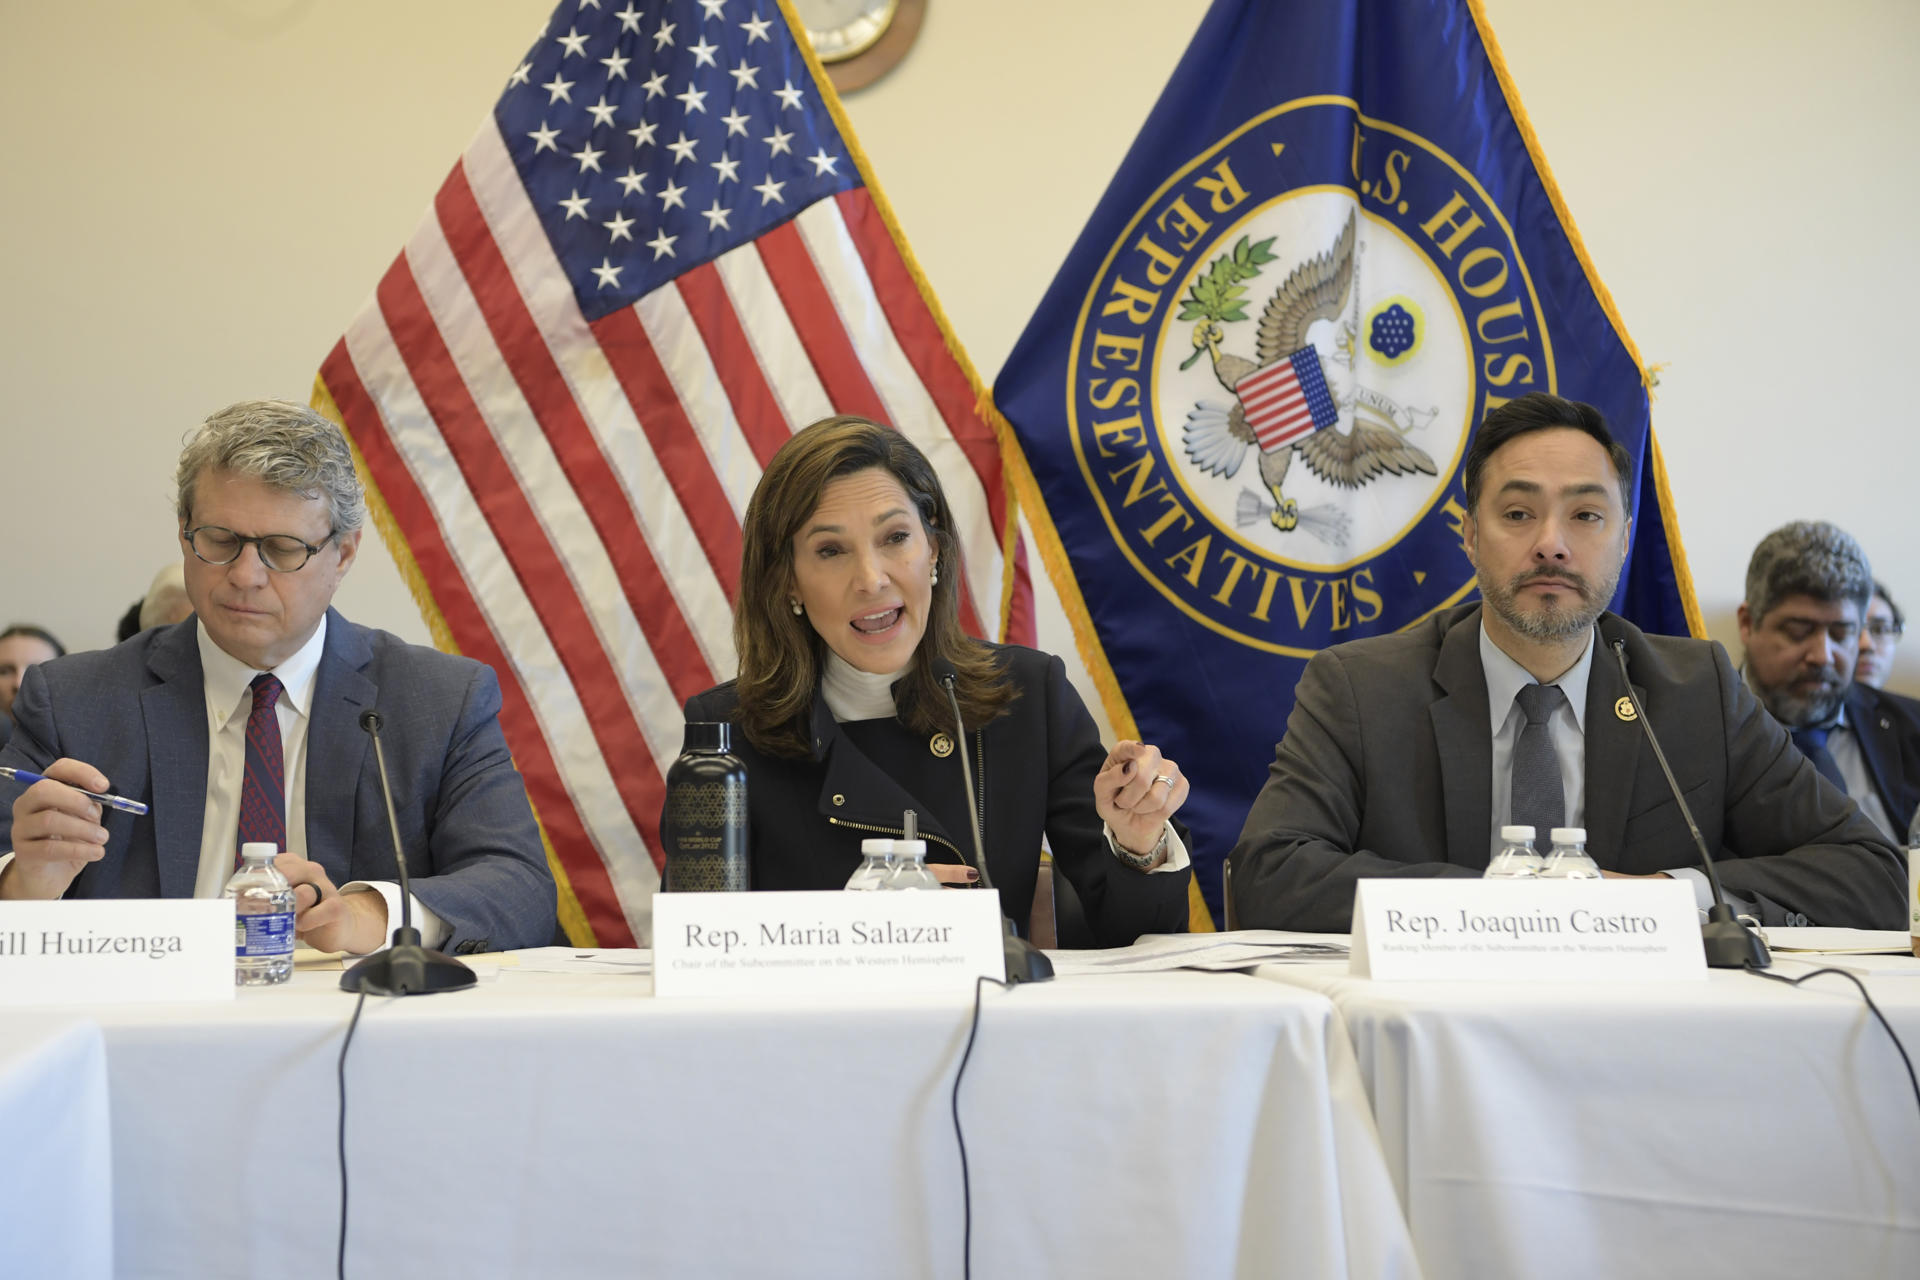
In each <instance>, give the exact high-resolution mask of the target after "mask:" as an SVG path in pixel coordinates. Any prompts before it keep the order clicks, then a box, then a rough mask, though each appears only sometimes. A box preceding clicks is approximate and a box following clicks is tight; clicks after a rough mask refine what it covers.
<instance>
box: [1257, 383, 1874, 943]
mask: <svg viewBox="0 0 1920 1280" xmlns="http://www.w3.org/2000/svg"><path fill="white" fill-rule="evenodd" d="M1463 480H1464V484H1465V489H1466V505H1467V511H1468V515H1467V519H1466V522H1465V528H1464V530H1463V532H1464V533H1465V536H1466V548H1467V554H1468V559H1469V560H1470V561H1471V562H1472V564H1473V567H1474V571H1475V573H1476V575H1477V577H1478V579H1479V586H1480V592H1481V595H1482V597H1483V598H1484V600H1485V603H1484V605H1482V604H1469V605H1462V606H1460V607H1458V608H1455V609H1451V610H1448V611H1445V612H1443V613H1439V614H1436V615H1435V616H1434V617H1432V618H1429V619H1428V620H1427V621H1425V622H1423V623H1421V624H1419V625H1418V626H1415V627H1413V628H1412V629H1410V630H1408V631H1404V632H1399V633H1395V634H1393V635H1384V636H1376V637H1373V638H1370V639H1366V640H1355V641H1352V642H1349V643H1347V644H1342V645H1336V646H1334V647H1332V648H1330V649H1325V650H1322V651H1321V652H1319V653H1317V654H1315V655H1314V656H1313V658H1312V659H1311V660H1310V661H1309V662H1308V663H1307V667H1306V671H1305V673H1304V674H1303V675H1302V676H1301V679H1300V684H1299V688H1298V689H1297V690H1296V693H1295V703H1294V710H1293V715H1292V716H1291V717H1290V718H1289V719H1288V721H1287V736H1286V737H1285V738H1284V739H1282V740H1281V742H1280V745H1279V747H1278V749H1277V750H1276V752H1275V757H1274V762H1273V766H1272V770H1271V773H1270V775H1269V777H1268V780H1267V784H1266V786H1265V787H1264V788H1263V789H1262V790H1261V792H1260V795H1259V797H1258V799H1256V800H1255V801H1254V804H1253V809H1252V811H1251V812H1250V813H1249V814H1248V815H1247V821H1246V826H1245V828H1244V829H1243V830H1242V831H1241V833H1240V842H1239V844H1238V845H1237V846H1236V847H1235V848H1234V851H1233V854H1232V859H1233V880H1232V884H1233V894H1234V902H1235V905H1236V907H1237V910H1238V915H1239V919H1240V922H1241V924H1242V925H1244V926H1245V927H1247V928H1255V929H1306V930H1316V931H1321V932H1342V931H1345V930H1346V929H1347V928H1348V927H1349V925H1350V923H1351V920H1352V913H1353V887H1354V883H1355V881H1357V880H1360V879H1362V878H1365V877H1375V876H1478V875H1479V874H1481V872H1482V871H1484V870H1485V868H1486V865H1487V862H1488V860H1489V858H1490V857H1491V856H1492V853H1493V850H1494V849H1495V847H1496V846H1497V845H1498V843H1499V841H1498V836H1499V829H1500V827H1501V826H1502V825H1503V824H1506V823H1510V822H1511V823H1521V824H1525V825H1528V826H1532V827H1534V828H1535V829H1536V830H1537V831H1539V832H1540V833H1541V834H1542V835H1544V834H1545V828H1548V827H1554V826H1573V827H1585V828H1586V830H1587V851H1588V852H1589V853H1590V854H1592V855H1593V858H1594V860H1595V861H1596V862H1598V863H1599V864H1600V866H1601V868H1602V870H1603V871H1604V872H1605V873H1606V874H1607V875H1609V876H1619V875H1641V876H1673V877H1676V878H1683V879H1688V880H1691V881H1693V882H1694V887H1695V895H1696V900H1697V901H1699V903H1700V904H1701V905H1702V906H1705V905H1707V904H1708V894H1709V891H1708V889H1707V886H1706V881H1705V877H1704V875H1703V874H1702V873H1701V872H1700V871H1699V865H1700V856H1699V854H1698V853H1697V852H1696V850H1695V847H1694V843H1693V840H1692V838H1691V836H1690V835H1689V834H1688V831H1687V826H1686V823H1685V822H1684V821H1683V819H1682V818H1681V816H1680V812H1679V807H1678V806H1677V805H1676V804H1675V803H1674V801H1673V796H1672V794H1671V792H1670V791H1669V789H1668V786H1667V782H1666V778H1665V776H1664V775H1663V773H1662V772H1661V769H1660V766H1659V764H1658V763H1657V762H1656V761H1655V759H1654V755H1653V751H1652V749H1651V748H1650V747H1649V746H1648V745H1647V742H1646V739H1645V737H1644V735H1643V732H1642V728H1641V726H1640V725H1639V724H1638V723H1636V722H1635V718H1634V717H1632V716H1630V715H1629V714H1628V711H1630V710H1631V704H1630V703H1627V704H1626V705H1627V709H1628V710H1627V711H1622V710H1620V707H1621V705H1622V704H1623V703H1626V693H1627V684H1626V680H1625V679H1624V678H1623V677H1622V675H1621V669H1620V663H1621V662H1622V661H1623V660H1624V661H1625V662H1626V663H1627V665H1628V669H1629V671H1630V672H1631V679H1632V680H1633V684H1634V687H1635V688H1636V689H1637V690H1639V692H1640V696H1641V699H1642V701H1643V703H1644V705H1645V707H1646V713H1647V716H1648V718H1649V719H1650V720H1651V721H1652V723H1653V726H1654V727H1655V728H1656V729H1658V730H1659V733H1660V736H1661V740H1662V745H1663V746H1664V747H1665V748H1666V752H1667V755H1668V757H1669V759H1670V760H1671V762H1672V765H1673V769H1674V772H1675V773H1676V774H1677V775H1678V777H1679V781H1680V786H1681V789H1682V791H1683V792H1684V793H1685V794H1686V796H1687V801H1688V804H1689V805H1690V806H1691V808H1692V811H1693V815H1694V818H1695V819H1696V820H1697V821H1698V823H1699V825H1700V831H1701V834H1702V836H1703V837H1704V838H1705V840H1706V842H1707V844H1708V845H1709V847H1710V848H1712V849H1713V850H1714V854H1715V857H1716V859H1718V860H1720V861H1719V867H1720V880H1721V883H1722V884H1723V885H1724V886H1725V888H1726V889H1727V891H1728V893H1729V894H1730V895H1732V896H1733V897H1734V898H1735V899H1736V903H1735V905H1736V907H1742V908H1744V909H1746V910H1749V911H1753V912H1755V913H1756V914H1758V915H1759V916H1760V917H1761V919H1762V921H1763V923H1768V924H1788V923H1793V924H1806V923H1814V924H1823V925H1841V926H1852V927H1857V928H1877V929H1894V928H1900V927H1903V925H1904V923H1905V918H1906V913H1905V910H1904V899H1905V897H1906V871H1905V867H1904V865H1903V863H1902V861H1901V859H1900V857H1899V855H1898V854H1897V853H1896V852H1895V850H1894V849H1893V847H1892V846H1891V845H1890V844H1889V843H1887V841H1886V840H1885V839H1884V838H1883V837H1882V836H1881V835H1880V834H1879V832H1877V831H1876V830H1875V829H1874V827H1873V824H1872V823H1870V822H1868V821H1867V820H1866V819H1865V818H1863V817H1862V816H1861V815H1860V811H1859V809H1857V808H1856V807H1855V806H1854V805H1853V804H1852V803H1851V802H1850V801H1849V800H1848V799H1847V798H1846V796H1844V795H1842V794H1841V793H1840V792H1839V791H1838V790H1837V789H1835V788H1833V787H1831V786H1829V785H1828V784H1827V783H1825V782H1823V781H1822V780H1821V779H1820V776H1819V775H1818V774H1817V773H1815V772H1814V768H1813V766H1812V764H1811V763H1809V762H1808V760H1807V759H1806V758H1805V757H1804V756H1802V755H1801V754H1800V753H1799V752H1798V751H1795V750H1794V748H1793V744H1792V743H1791V742H1789V741H1788V739H1787V735H1786V733H1785V731H1783V730H1782V729H1781V728H1780V726H1779V725H1778V724H1776V723H1775V722H1774V720H1773V719H1772V718H1771V717H1770V716H1768V715H1767V714H1766V713H1765V711H1763V710H1762V709H1761V707H1760V705H1759V703H1758V702H1756V701H1755V700H1754V697H1753V695H1752V693H1750V692H1748V690H1747V689H1746V687H1745V686H1744V685H1742V684H1741V682H1740V678H1739V676H1738V674H1737V673H1736V672H1735V671H1734V669H1733V664H1732V663H1731V662H1730V661H1729V660H1728V659H1727V655H1726V652H1725V651H1724V650H1723V649H1721V648H1720V646H1719V645H1717V644H1714V643H1712V642H1710V641H1705V640H1690V639H1682V638H1677V637H1670V636H1651V635H1647V634H1645V633H1644V632H1642V631H1641V630H1640V629H1639V628H1638V627H1635V626H1634V625H1633V624H1631V623H1629V622H1627V621H1626V620H1624V619H1622V618H1619V617H1616V616H1614V615H1613V614H1610V613H1607V612H1605V609H1606V605H1607V602H1608V601H1609V600H1610V599H1612V597H1613V592H1614V588H1615V586H1616V585H1617V584H1618V582H1619V579H1620V572H1621V568H1622V566H1623V565H1624V563H1625V560H1626V553H1627V540H1628V535H1629V525H1630V521H1629V518H1628V512H1629V510H1630V508H1629V506H1628V501H1629V498H1630V495H1631V494H1632V493H1633V475H1632V460H1631V459H1630V458H1628V456H1627V454H1626V451H1625V450H1624V449H1622V448H1621V447H1620V446H1619V445H1618V444H1616V443H1615V442H1614V440H1613V436H1612V433H1611V432H1609V431H1608V429H1607V425H1606V420H1605V419H1604V418H1603V417H1602V416H1601V415H1600V411H1599V410H1597V409H1595V408H1593V407H1592V406H1591V405H1584V404H1577V403H1574V402H1572V401H1568V400H1563V399H1561V398H1559V397H1557V396H1551V395H1546V394H1542V393H1538V392H1536V393H1533V394H1530V395H1525V396H1521V397H1520V398H1519V399H1517V400H1514V401H1511V402H1510V403H1508V404H1504V405H1501V406H1500V407H1499V408H1497V409H1495V410H1494V411H1493V412H1491V413H1489V414H1488V415H1487V417H1486V420H1485V422H1483V423H1482V424H1481V426H1480V429H1479V431H1478V432H1477V433H1476V434H1475V436H1474V440H1473V445H1472V448H1471V449H1470V450H1469V451H1468V454H1467V461H1466V467H1465V471H1464V475H1463Z"/></svg>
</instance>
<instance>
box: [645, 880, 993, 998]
mask: <svg viewBox="0 0 1920 1280" xmlns="http://www.w3.org/2000/svg"><path fill="white" fill-rule="evenodd" d="M1000 938H1001V934H1000V895H999V894H998V893H995V892H992V891H990V890H981V889H947V890H942V891H940V892H938V893H935V892H932V891H926V890H921V891H910V892H903V893H848V892H845V891H840V890H822V891H816V892H793V893H656V894H655V895H654V896H653V993H654V994H655V995H657V996H744V995H764V994H767V993H769V992H776V993H777V992H849V991H956V992H971V991H972V990H973V986H974V979H976V978H977V977H979V976H980V975H981V974H985V975H986V976H988V977H990V978H1001V977H1004V976H1005V972H1006V961H1005V959H1004V957H1003V953H1002V950H1001V941H1000Z"/></svg>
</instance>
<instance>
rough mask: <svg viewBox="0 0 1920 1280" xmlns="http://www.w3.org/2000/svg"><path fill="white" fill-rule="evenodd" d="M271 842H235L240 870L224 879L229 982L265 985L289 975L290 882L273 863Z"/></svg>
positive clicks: (290, 973) (290, 932)
mask: <svg viewBox="0 0 1920 1280" xmlns="http://www.w3.org/2000/svg"><path fill="white" fill-rule="evenodd" d="M279 852H280V850H279V849H277V848H275V847H274V846H273V845H271V844H243V845H241V846H240V869H239V870H238V871H236V872H234V873H233V878H232V879H231V880H229V881H227V892H226V896H227V900H228V901H230V902H231V903H233V981H234V984H235V985H236V986H242V987H267V986H272V985H274V984H275V983H280V982H285V981H286V980H287V979H288V978H291V977H292V976H293V886H292V885H290V884H288V883H287V878H286V877H285V876H283V875H281V874H280V869H279V868H278V867H276V866H274V865H273V860H274V857H275V856H276V855H277V854H278V853H279Z"/></svg>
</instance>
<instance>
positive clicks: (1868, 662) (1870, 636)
mask: <svg viewBox="0 0 1920 1280" xmlns="http://www.w3.org/2000/svg"><path fill="white" fill-rule="evenodd" d="M1906 629H1907V615H1905V614H1904V613H1901V612H1900V606H1899V605H1897V604H1895V603H1894V602H1893V596H1892V595H1891V594H1890V593H1889V592H1888V591H1887V588H1886V585H1885V584H1884V583H1882V582H1881V581H1880V580H1879V579H1878V578H1875V579H1874V580H1873V599H1871V600H1869V601H1867V620H1866V622H1865V623H1863V624H1862V625H1861V627H1860V658H1859V660H1858V661H1856V662H1855V663H1854V664H1853V680H1854V683H1855V684H1864V685H1870V686H1872V687H1873V688H1875V689H1884V688H1886V685H1887V677H1888V676H1890V675H1892V674H1893V649H1894V646H1895V645H1897V644H1899V643H1900V636H1901V634H1902V633H1903V632H1905V631H1906Z"/></svg>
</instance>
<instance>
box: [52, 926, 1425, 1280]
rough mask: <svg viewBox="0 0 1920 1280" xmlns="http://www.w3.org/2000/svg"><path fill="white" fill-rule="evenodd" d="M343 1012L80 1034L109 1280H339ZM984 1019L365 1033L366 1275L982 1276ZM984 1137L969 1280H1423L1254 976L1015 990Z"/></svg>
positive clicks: (549, 990)
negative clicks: (105, 1180) (105, 1141)
mask: <svg viewBox="0 0 1920 1280" xmlns="http://www.w3.org/2000/svg"><path fill="white" fill-rule="evenodd" d="M527 963H529V964H530V963H532V960H531V959H528V960H527ZM336 980H337V975H335V974H330V973H299V974H296V975H295V977H294V980H293V982H292V983H291V984H289V985H288V986H286V987H282V988H275V989H266V990H245V991H242V992H240V993H239V996H238V998H237V999H236V1000H235V1001H234V1002H233V1003H232V1004H231V1005H193V1006H151V1007H137V1006H125V1007H117V1008H110V1009H96V1010H91V1011H89V1013H90V1016H91V1017H93V1018H94V1019H95V1020H96V1021H97V1022H98V1023H99V1025H100V1027H101V1029H102V1031H103V1032H104V1041H105V1046H106V1063H107V1080H108V1089H109V1092H110V1095H111V1105H112V1115H113V1133H112V1174H111V1179H112V1188H113V1190H112V1205H113V1218H114V1230H113V1239H114V1242H115V1248H116V1250H117V1272H118V1274H119V1275H121V1276H128V1277H138V1276H180V1275H193V1276H195V1277H220V1276H233V1277H254V1276H260V1275H268V1274H306V1275H315V1274H322V1273H325V1272H327V1271H329V1270H330V1268H331V1264H332V1257H333V1251H334V1244H335V1234H336V1229H337V1225H336V1224H337V1214H338V1209H339V1194H338V1184H337V1174H336V1166H335V1156H334V1142H335V1124H336V1118H337V1111H336V1106H335V1100H334V1099H335V1082H334V1071H335V1062H336V1059H337V1058H338V1056H339V1052H340V1045H341V1038H342V1033H343V1031H344V1030H345V1026H346V1022H347V1018H348V1014H349V1012H350V1010H351V1007H352V1000H353V998H352V997H351V996H348V995H346V994H344V993H342V992H340V991H338V990H337V989H335V982H336ZM971 1012H972V1005H971V1001H970V999H963V998H960V997H957V996H954V997H942V998H921V997H889V998H864V999H857V1000H856V999H851V998H842V999H831V1000H829V999H822V1000H807V1001H793V1000H779V1001H771V1000H764V1001H763V1000H737V1001H671V1000H659V999H655V998H652V997H651V995H650V994H649V984H648V982H647V980H646V979H645V978H644V977H624V976H610V975H609V976H568V975H562V974H556V973H535V972H525V971H522V970H521V969H520V968H518V967H515V965H514V964H512V963H511V962H510V963H509V964H508V965H507V966H506V967H503V968H501V969H500V970H499V971H498V972H497V973H496V974H495V975H494V976H490V977H487V978H485V979H483V981H482V983H481V984H480V985H479V986H478V987H477V988H475V989H473V990H470V991H465V992H459V993H454V994H449V995H441V996H434V997H430V998H419V997H417V998H413V999H408V1000H369V1001H368V1003H367V1006H366V1010H365V1013H364V1015H363V1017H362V1020H361V1024H360V1027H359V1030H358V1032H357V1033H356V1037H355V1040H354V1043H353V1048H352V1054H351V1056H350V1058H349V1065H348V1116H347V1124H348V1157H349V1162H350V1169H351V1175H352V1185H351V1205H350V1207H351V1223H350V1229H349V1245H348V1251H347V1268H348V1272H349V1274H352V1275H360V1276H366V1275H373V1274H380V1275H409V1274H412V1275H459V1276H463V1277H469V1276H474V1277H490V1276H503V1277H504V1276H525V1277H541V1278H543V1280H544V1278H546V1277H566V1276H598V1275H647V1276H729V1277H756V1276H766V1277H783V1278H784V1277H807V1276H820V1277H834V1278H835V1280H840V1278H842V1277H847V1276H886V1277H914V1276H929V1277H931V1276H941V1277H947V1276H959V1275H960V1274H961V1268H962V1249H963V1199H962V1190H961V1169H960V1159H959V1154H958V1151H957V1150H956V1147H955V1142H954V1135H953V1130H952V1120H951V1116H950V1113H949V1094H950V1090H951V1087H952V1084H953V1080H954V1075H955V1071H956V1068H957V1066H958V1063H959V1059H960V1056H961V1052H962V1049H963V1047H964V1044H965V1040H966V1035H967V1027H968V1022H969V1018H970V1016H971ZM960 1109H961V1117H962V1120H963V1123H964V1126H965V1133H966V1140H967V1154H968V1157H969V1160H970V1171H971V1182H972V1214H973V1237H972V1238H973V1258H972V1262H973V1273H974V1274H975V1275H978V1276H982V1277H1007V1276H1035V1277H1040V1276H1045V1277H1073V1276H1086V1277H1125V1276H1143V1277H1144V1276H1153V1277H1164V1276H1183V1277H1187V1276H1192V1277H1206V1276H1221V1277H1225V1276H1272V1275H1286V1276H1329V1277H1331V1276H1345V1275H1356V1276H1389V1277H1391V1276H1413V1275H1416V1274H1417V1272H1418V1267H1417V1264H1416V1262H1415V1260H1414V1258H1413V1254H1412V1249H1411V1245H1410V1242H1409V1238H1408V1234H1407V1230H1406V1224H1405V1221H1404V1219H1403V1218H1402V1217H1401V1215H1400V1212H1399V1209H1398V1207H1397V1204H1396V1202H1395V1199H1394V1194H1393V1188H1392V1183H1391V1181H1390V1180H1389V1177H1388V1174H1387V1170H1386V1166H1385V1163H1384V1161H1383V1160H1382V1157H1381V1152H1380V1147H1379V1143H1378V1140H1377V1137H1376V1135H1375V1133H1374V1130H1373V1124H1372V1120H1371V1117H1370V1115H1369V1114H1368V1111H1367V1105H1366V1098H1365V1094H1364V1091H1363V1089H1362V1087H1361V1082H1360V1076H1359V1073H1358V1070H1357V1068H1356V1066H1355V1063H1354V1061H1353V1057H1352V1051H1351V1048H1350V1047H1349V1045H1348V1043H1347V1040H1346V1036H1345V1034H1344V1032H1343V1031H1342V1030H1341V1028H1340V1024H1339V1021H1338V1018H1337V1017H1336V1016H1335V1014H1334V1012H1333V1007H1332V1005H1331V1004H1330V1003H1329V1002H1328V1001H1327V1000H1326V999H1325V998H1324V997H1322V996H1319V995H1315V994H1312V993H1310V992H1306V991H1301V990H1297V989H1293V988H1290V987H1287V986H1283V985H1279V984H1275V983H1271V982H1263V981H1260V980H1258V979H1255V978H1253V977H1251V976H1248V975H1244V974H1198V973H1164V974H1151V975H1138V976H1127V977H1094V978H1068V977H1063V978H1061V979H1058V980H1056V981H1054V982H1052V983H1048V984H1044V985H1037V986H1027V987H1021V988H1018V989H1016V990H1014V991H1012V992H1004V991H1000V990H997V989H992V988H989V989H988V991H987V993H986V996H985V1000H984V1005H983V1010H982V1015H981V1019H980V1029H979V1038H978V1041H977V1043H976V1044H975V1046H974V1050H973V1056H972V1060H971V1063H970V1065H969V1066H968V1068H967V1073H966V1077H965V1082H964V1085H963V1088H962V1093H961V1100H960ZM288 1259H297V1260H299V1261H298V1263H297V1265H292V1266H290V1265H289V1263H288V1261H287V1260H288Z"/></svg>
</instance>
